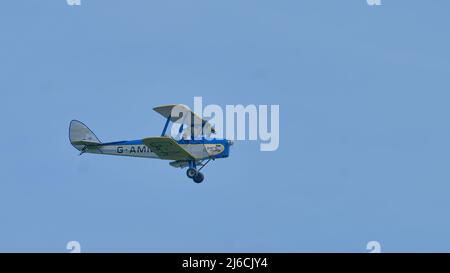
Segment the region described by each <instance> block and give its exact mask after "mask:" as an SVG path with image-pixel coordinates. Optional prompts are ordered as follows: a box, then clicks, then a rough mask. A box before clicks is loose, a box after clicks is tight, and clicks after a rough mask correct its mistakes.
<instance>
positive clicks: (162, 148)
mask: <svg viewBox="0 0 450 273" xmlns="http://www.w3.org/2000/svg"><path fill="white" fill-rule="evenodd" d="M143 142H144V144H145V145H146V146H147V147H149V148H150V150H151V151H152V152H153V153H155V154H156V155H157V156H158V157H159V158H161V159H169V160H195V157H194V156H193V155H192V154H191V153H189V152H188V151H186V150H185V149H183V147H181V146H180V145H179V144H178V143H177V142H176V141H175V140H173V139H172V138H170V137H148V138H144V139H143Z"/></svg>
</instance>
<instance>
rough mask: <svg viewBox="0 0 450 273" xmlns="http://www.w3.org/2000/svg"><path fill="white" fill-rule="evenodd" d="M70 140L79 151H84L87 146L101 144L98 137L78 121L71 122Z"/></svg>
mask: <svg viewBox="0 0 450 273" xmlns="http://www.w3.org/2000/svg"><path fill="white" fill-rule="evenodd" d="M69 139H70V143H71V144H72V146H73V147H75V148H76V149H77V150H79V151H83V149H84V148H85V147H86V146H90V145H97V144H101V141H100V140H99V139H98V138H97V136H96V135H95V134H94V133H93V132H92V131H91V130H90V129H89V128H88V127H87V126H86V125H84V123H82V122H81V121H78V120H72V121H71V122H70V126H69Z"/></svg>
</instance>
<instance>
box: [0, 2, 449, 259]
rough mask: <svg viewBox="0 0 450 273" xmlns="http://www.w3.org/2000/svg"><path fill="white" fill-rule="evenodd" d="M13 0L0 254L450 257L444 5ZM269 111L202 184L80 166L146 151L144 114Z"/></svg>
mask: <svg viewBox="0 0 450 273" xmlns="http://www.w3.org/2000/svg"><path fill="white" fill-rule="evenodd" d="M382 2H383V5H382V6H378V7H371V6H368V5H367V3H366V1H365V0H348V1H347V0H346V1H344V0H342V1H335V0H321V1H316V0H314V1H313V0H308V1H299V0H283V1H274V0H226V1H225V0H170V1H166V0H164V1H162V0H157V1H156V0H152V1H149V0H139V1H138V0H133V1H125V0H112V1H111V0H108V1H106V0H82V5H81V6H79V7H71V6H68V5H67V4H66V2H65V0H52V1H37V0H34V1H32V0H27V1H26V0H14V1H12V0H9V1H2V3H1V7H0V94H1V96H0V97H1V107H0V124H1V128H2V129H1V134H0V141H1V156H0V170H1V171H0V251H19V252H22V251H36V252H40V251H46V252H49V251H50V252H67V250H66V249H65V247H66V243H67V242H68V241H71V240H77V241H79V242H80V243H81V247H82V251H84V252H98V251H108V252H116V251H125V252H132V251H139V252H180V251H182V252H184V251H186V252H210V251H214V252H224V251H226V252H235V251H237V252H247V251H252V252H266V251H267V252H272V251H273V252H285V251H286V252H308V251H314V252H325V251H326V252H367V250H366V244H367V242H368V241H372V240H377V241H379V242H380V243H381V245H382V251H384V252H391V251H392V252H395V251H408V252H409V251H411V252H416V251H427V252H428V251H450V213H449V208H450V198H449V195H450V168H449V165H450V142H449V140H450V123H449V122H448V120H449V116H450V107H449V101H450V82H449V81H450V77H449V65H450V53H449V49H450V36H449V26H450V17H449V12H450V2H449V1H446V0H436V1H425V0H421V1H418V0H417V1H411V0H408V1H407V0H382ZM194 96H203V98H204V103H205V104H219V105H222V106H225V105H226V104H244V105H245V104H279V105H280V116H281V117H280V122H281V124H280V130H281V132H280V134H281V135H280V148H279V150H278V151H276V152H266V153H264V152H260V151H259V143H258V142H238V143H237V144H236V146H235V147H233V149H232V155H231V157H230V158H229V159H226V160H218V161H216V162H215V163H213V164H211V165H209V166H208V167H207V168H206V169H205V171H204V173H205V175H206V180H205V182H204V183H203V184H200V185H197V184H194V183H193V182H192V181H191V180H189V179H187V178H186V175H185V171H183V170H179V169H174V168H172V167H170V166H169V165H168V162H167V161H159V160H152V159H139V158H123V157H108V156H101V155H90V154H86V155H83V156H78V152H77V151H76V150H75V149H74V148H73V147H72V146H71V145H70V143H69V140H68V126H69V122H70V120H71V119H79V120H81V121H83V122H84V123H86V124H87V125H88V126H89V127H90V128H91V129H92V130H93V131H94V132H95V133H96V134H97V136H98V137H99V138H100V139H101V140H102V141H114V140H124V139H139V138H142V137H146V136H153V135H158V134H159V133H160V132H161V129H162V126H163V125H164V120H163V119H162V118H161V117H160V116H159V115H158V114H156V113H154V112H153V111H152V108H153V107H154V106H156V105H160V104H167V103H184V104H187V105H189V106H192V103H193V97H194Z"/></svg>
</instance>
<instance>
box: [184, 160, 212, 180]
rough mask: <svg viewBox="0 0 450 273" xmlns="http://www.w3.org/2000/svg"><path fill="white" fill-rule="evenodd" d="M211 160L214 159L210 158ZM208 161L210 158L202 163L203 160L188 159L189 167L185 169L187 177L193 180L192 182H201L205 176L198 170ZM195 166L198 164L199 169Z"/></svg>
mask: <svg viewBox="0 0 450 273" xmlns="http://www.w3.org/2000/svg"><path fill="white" fill-rule="evenodd" d="M212 160H214V159H212ZM210 161H211V159H208V161H206V163H204V161H201V162H194V161H189V169H187V171H186V175H187V177H189V178H190V179H192V180H194V182H195V183H197V184H198V183H202V182H203V180H204V179H205V176H204V175H203V174H202V173H201V172H200V171H201V170H202V169H203V168H204V167H205V166H206V165H207V164H208V163H209V162H210ZM197 164H198V165H197ZM197 166H200V169H198V170H197Z"/></svg>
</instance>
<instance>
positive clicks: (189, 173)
mask: <svg viewBox="0 0 450 273" xmlns="http://www.w3.org/2000/svg"><path fill="white" fill-rule="evenodd" d="M186 175H187V177H189V178H190V179H193V178H194V177H195V176H196V175H197V170H196V169H194V168H189V169H188V170H187V171H186Z"/></svg>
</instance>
